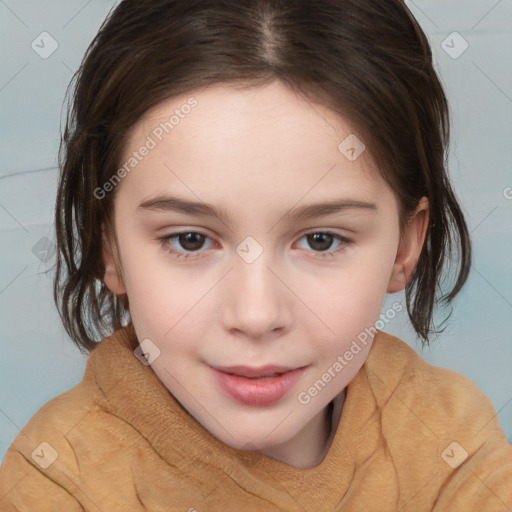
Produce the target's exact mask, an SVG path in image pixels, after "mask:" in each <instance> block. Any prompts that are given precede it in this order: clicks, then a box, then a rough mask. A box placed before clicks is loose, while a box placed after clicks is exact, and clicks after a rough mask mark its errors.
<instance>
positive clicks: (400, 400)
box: [363, 332, 512, 511]
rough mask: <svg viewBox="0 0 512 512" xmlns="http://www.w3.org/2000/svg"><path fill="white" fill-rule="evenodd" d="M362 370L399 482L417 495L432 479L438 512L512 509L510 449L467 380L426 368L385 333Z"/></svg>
mask: <svg viewBox="0 0 512 512" xmlns="http://www.w3.org/2000/svg"><path fill="white" fill-rule="evenodd" d="M363 371H364V372H365V374H364V377H365V382H366V383H367V384H366V386H367V388H368V387H369V389H370V394H371V395H372V396H373V400H374V402H375V406H376V410H378V421H377V422H378V424H379V431H380V436H381V439H382V440H383V445H384V446H386V449H387V450H388V453H389V456H390V457H391V458H392V460H393V461H394V462H395V463H396V465H395V466H394V467H395V469H396V471H397V474H398V477H399V480H400V481H401V482H407V484H409V485H410V484H411V483H412V484H413V485H414V490H417V489H420V488H421V486H422V483H421V482H427V481H428V479H429V478H433V480H432V482H431V483H430V484H429V488H431V489H429V490H430V492H432V493H434V494H435V500H436V504H437V505H438V508H435V510H436V511H437V510H448V509H458V508H457V507H461V506H462V505H463V504H464V506H465V507H468V506H469V507H470V508H469V509H470V510H490V511H491V510H492V511H494V510H496V511H497V510H502V508H500V507H502V506H503V504H504V503H507V505H508V504H512V494H511V490H510V482H511V481H512V446H511V445H510V444H509V442H508V441H507V438H506V436H505V434H504V433H503V431H502V429H501V427H500V424H499V420H498V417H497V413H496V410H495V408H494V406H493V405H492V403H491V401H490V400H489V398H488V397H487V396H486V395H485V394H484V393H482V391H480V389H479V388H478V387H477V386H476V385H475V384H474V383H473V382H472V381H471V380H470V379H468V378H467V377H465V376H464V375H462V374H460V373H458V372H455V371H453V370H448V369H444V368H440V367H437V366H434V365H432V364H430V363H428V362H427V361H425V360H424V359H423V358H422V357H421V356H420V355H419V354H417V353H416V352H415V351H414V350H413V349H412V348H411V347H409V345H407V344H406V343H405V342H404V341H402V340H401V339H399V338H397V337H395V336H392V335H390V334H387V333H384V332H379V333H378V334H377V335H376V337H375V339H374V345H373V346H372V349H371V351H370V355H369V356H368V358H367V361H366V362H365V364H364V365H363ZM433 475H435V476H433ZM411 494H412V495H414V493H413V492H411ZM422 494H428V491H427V490H424V491H422ZM434 494H433V495H434ZM418 496H420V495H418ZM470 496H471V499H470V498H469V497H470ZM416 499H418V500H419V499H420V498H419V497H418V498H416ZM412 503H414V500H413V501H411V504H412ZM471 507H474V508H471Z"/></svg>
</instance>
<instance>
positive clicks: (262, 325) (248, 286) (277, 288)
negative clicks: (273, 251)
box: [221, 251, 293, 339]
mask: <svg viewBox="0 0 512 512" xmlns="http://www.w3.org/2000/svg"><path fill="white" fill-rule="evenodd" d="M272 267H275V265H272V262H271V261H270V258H269V257H268V256H267V253H266V252H265V251H264V252H263V254H262V255H261V256H260V257H259V258H257V259H256V261H254V262H252V263H247V262H246V261H244V260H243V259H242V258H241V257H239V256H238V255H235V256H234V267H233V270H232V271H231V272H230V274H229V276H228V286H227V288H226V297H225V300H224V301H223V304H222V306H221V307H222V315H221V317H222V321H223V324H224V328H225V329H226V330H227V331H228V332H231V333H234V334H236V335H238V336H245V337H246V338H251V339H264V338H268V337H272V336H276V335H278V334H279V335H282V334H283V333H284V332H286V331H287V330H289V328H290V325H291V321H292V311H291V305H292V302H291V301H292V298H293V294H292V293H291V292H290V290H289V289H288V288H287V287H286V285H285V284H284V282H283V281H286V280H285V279H284V278H283V276H280V275H279V271H276V270H274V269H273V268H272Z"/></svg>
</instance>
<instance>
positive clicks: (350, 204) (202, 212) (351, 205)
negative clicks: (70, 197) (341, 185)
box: [138, 195, 377, 222]
mask: <svg viewBox="0 0 512 512" xmlns="http://www.w3.org/2000/svg"><path fill="white" fill-rule="evenodd" d="M138 208H140V209H141V210H149V211H161V212H177V213H185V214H187V215H197V216H201V217H212V216H213V217H217V218H219V219H220V220H222V221H225V222H229V221H230V215H229V213H228V211H227V210H226V209H225V208H223V207H220V206H219V207H218V206H214V205H210V204H207V203H203V202H199V201H189V200H187V199H182V198H179V197H176V196H168V195H160V196H157V197H154V198H150V199H147V200H145V201H143V202H142V203H140V204H139V206H138ZM349 209H360V210H369V211H377V205H376V204H374V203H369V202H366V201H359V200H354V199H338V200H332V201H327V202H322V203H315V204H307V205H303V206H300V207H297V208H292V209H290V210H289V211H288V212H287V213H285V214H284V215H283V217H281V218H282V219H285V218H286V219H288V220H307V219H311V218H315V217H321V216H325V215H333V214H335V213H340V212H343V211H345V210H349Z"/></svg>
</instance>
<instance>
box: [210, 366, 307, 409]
mask: <svg viewBox="0 0 512 512" xmlns="http://www.w3.org/2000/svg"><path fill="white" fill-rule="evenodd" d="M212 369H213V372H214V374H215V378H216V380H217V382H218V384H219V386H220V387H221V388H222V389H223V390H224V391H225V392H226V393H227V394H228V395H229V396H230V397H231V398H233V399H234V400H236V401H237V402H239V403H241V404H246V405H268V404H271V403H273V402H277V400H279V399H280V398H282V397H283V396H284V395H286V393H288V392H289V391H290V390H291V389H292V388H293V386H295V384H296V383H297V381H298V380H299V379H300V377H301V375H302V372H303V371H304V369H305V368H297V369H295V370H291V371H289V372H286V373H282V374H281V375H278V376H276V377H269V378H266V379H249V378H247V377H241V376H239V375H231V374H229V373H224V372H221V371H219V370H216V369H215V368H212Z"/></svg>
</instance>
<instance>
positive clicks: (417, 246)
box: [387, 197, 429, 293]
mask: <svg viewBox="0 0 512 512" xmlns="http://www.w3.org/2000/svg"><path fill="white" fill-rule="evenodd" d="M428 224H429V205H428V200H427V198H426V197H423V198H421V200H420V202H419V203H418V207H417V208H416V210H415V212H414V214H413V216H412V217H411V219H410V220H409V222H408V224H407V226H405V227H404V232H403V234H402V237H401V239H400V240H401V241H400V245H399V247H398V251H397V254H396V259H395V263H394V265H393V270H392V272H391V278H390V280H389V284H388V289H387V291H388V293H395V292H398V291H400V290H403V289H404V288H405V287H406V285H407V283H408V282H409V280H410V278H411V276H412V274H413V272H414V269H415V267H416V264H417V263H418V259H419V257H420V254H421V250H422V248H423V243H424V242H425V237H426V233H427V228H428Z"/></svg>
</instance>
